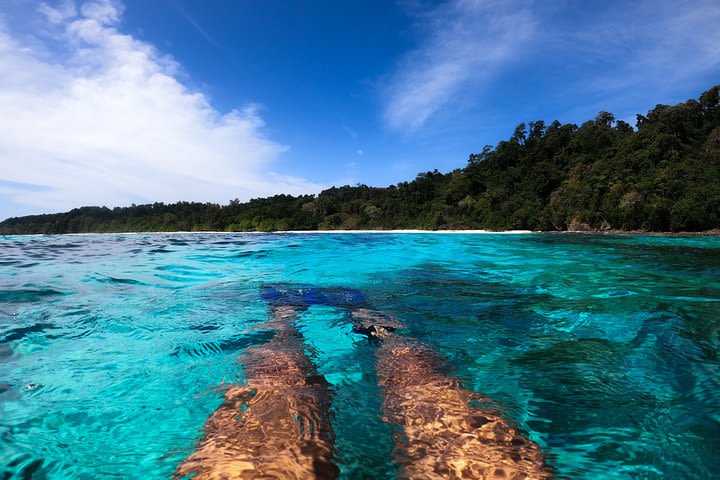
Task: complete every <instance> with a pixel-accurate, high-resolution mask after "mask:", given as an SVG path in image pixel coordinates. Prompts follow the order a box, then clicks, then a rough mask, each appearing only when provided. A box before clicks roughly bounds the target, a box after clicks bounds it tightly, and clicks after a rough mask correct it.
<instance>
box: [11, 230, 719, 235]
mask: <svg viewBox="0 0 720 480" xmlns="http://www.w3.org/2000/svg"><path fill="white" fill-rule="evenodd" d="M187 234H204V235H207V234H223V235H227V234H231V235H276V234H280V235H286V234H290V235H314V234H318V235H337V234H441V235H530V234H546V235H547V234H550V235H567V234H570V235H575V234H581V235H647V236H658V237H720V229H713V230H705V231H702V232H648V231H641V230H422V229H399V230H276V231H271V232H259V231H247V232H228V231H222V230H194V231H188V230H170V231H159V232H154V231H141V232H83V233H20V234H0V236H1V237H6V236H8V237H9V236H44V235H48V236H49V235H67V236H89V235H187Z"/></svg>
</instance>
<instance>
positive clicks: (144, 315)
mask: <svg viewBox="0 0 720 480" xmlns="http://www.w3.org/2000/svg"><path fill="white" fill-rule="evenodd" d="M287 282H289V283H298V284H304V285H317V286H321V287H331V286H342V287H350V288H356V289H359V290H362V291H363V292H365V294H366V296H367V297H368V298H369V299H370V301H371V302H372V303H373V304H374V305H375V307H377V308H379V309H382V310H385V311H388V312H392V313H393V314H395V315H397V317H398V319H399V320H400V321H401V322H403V323H404V324H405V325H406V326H407V329H408V332H407V333H408V334H409V335H411V336H412V337H414V338H416V339H418V340H419V341H421V342H423V343H425V344H427V345H429V346H431V347H433V348H434V349H435V350H437V351H439V352H440V353H442V354H443V356H444V358H445V359H446V360H447V364H446V365H445V369H446V371H447V372H448V373H449V374H452V375H453V376H456V377H457V378H460V379H461V380H462V381H463V384H464V385H465V386H466V387H467V388H469V389H471V390H474V391H477V392H481V393H483V394H484V395H487V396H488V397H490V398H491V399H492V400H493V402H494V403H495V404H496V405H497V406H498V407H499V408H501V409H502V411H503V412H504V413H505V415H506V417H507V418H508V419H510V420H512V421H514V422H517V423H518V424H519V425H520V426H521V427H522V428H523V429H524V430H525V431H527V432H528V435H529V436H530V438H532V439H533V440H534V441H536V442H537V443H538V444H539V445H540V446H541V447H542V448H543V450H544V451H545V452H546V453H547V455H548V461H549V463H550V464H551V465H552V467H553V468H554V470H555V472H556V473H557V474H559V475H561V476H566V477H570V478H581V479H582V478H586V479H597V478H610V479H615V478H618V479H619V478H688V479H696V478H712V477H713V476H714V474H715V473H716V472H717V465H718V464H720V238H667V237H646V236H589V235H432V234H417V235H415V234H412V235H410V234H406V235H401V234H338V235H312V234H307V235H305V234H302V235H299V234H284V235H283V234H276V235H256V234H252V235H240V234H233V235H224V234H185V235H182V234H176V235H95V236H46V237H19V236H18V237H0V478H6V477H9V478H14V477H15V476H16V477H17V478H31V477H32V476H33V475H34V476H35V478H67V477H73V478H88V479H91V478H93V479H94V478H111V477H119V478H143V479H151V478H168V477H169V476H170V475H172V473H173V471H174V469H175V468H176V466H177V465H178V463H179V462H181V461H182V459H183V458H184V457H185V456H187V455H188V453H189V452H190V451H192V449H193V446H194V444H195V442H196V441H197V439H198V438H199V436H200V435H201V432H202V427H203V424H204V422H205V420H206V419H207V417H208V416H209V415H210V414H211V413H212V412H213V410H214V409H215V408H217V406H218V405H219V404H220V403H221V396H222V391H221V390H220V389H219V388H218V387H219V386H221V385H222V384H223V383H229V382H235V381H242V378H243V373H242V371H241V368H240V367H239V365H238V364H237V362H236V360H235V359H236V357H237V355H238V354H239V353H241V352H242V351H243V350H244V349H246V348H247V347H249V346H251V345H259V344H263V343H265V342H267V341H268V340H269V339H270V338H271V336H272V333H271V332H267V331H263V330H258V329H254V328H253V326H256V325H258V324H259V323H262V322H263V321H264V320H266V319H267V316H268V308H267V306H266V305H265V303H264V302H263V301H262V299H261V297H260V286H261V285H263V284H267V283H287ZM299 328H300V330H301V332H302V333H303V335H304V337H305V339H306V342H307V345H308V347H307V352H308V353H309V354H310V355H311V357H312V358H313V361H314V363H315V364H316V365H317V368H318V370H319V372H320V373H322V374H324V375H325V377H326V378H327V379H328V381H330V383H331V384H332V389H333V391H334V397H333V401H332V405H333V406H332V409H333V411H332V414H333V427H334V430H335V434H336V436H337V440H336V444H335V447H336V455H337V463H338V464H339V465H340V468H341V470H342V475H343V478H392V477H393V475H394V473H395V470H394V467H393V465H392V463H391V453H392V450H393V442H392V430H391V429H390V427H388V426H387V425H386V424H384V423H383V422H382V421H381V419H380V405H381V398H380V395H379V391H378V387H377V386H376V378H375V375H374V371H373V362H374V356H373V353H374V347H373V346H371V345H369V344H368V343H367V341H366V340H365V339H364V338H363V337H361V336H358V335H355V334H353V333H352V332H351V327H350V325H349V324H348V322H347V321H346V319H345V312H343V311H342V310H340V309H337V308H333V307H328V306H315V307H311V308H310V309H309V310H308V311H307V312H306V313H304V314H303V315H302V317H301V319H300V325H299Z"/></svg>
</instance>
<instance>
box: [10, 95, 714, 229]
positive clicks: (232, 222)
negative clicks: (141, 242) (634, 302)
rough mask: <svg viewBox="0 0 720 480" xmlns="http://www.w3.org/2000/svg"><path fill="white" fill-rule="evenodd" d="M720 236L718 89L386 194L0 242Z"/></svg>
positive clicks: (151, 208)
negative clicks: (79, 236)
mask: <svg viewBox="0 0 720 480" xmlns="http://www.w3.org/2000/svg"><path fill="white" fill-rule="evenodd" d="M719 227H720V86H715V87H712V88H710V89H709V90H707V91H706V92H704V93H703V94H702V95H700V97H699V98H698V99H697V100H695V99H691V100H688V101H686V102H684V103H680V104H678V105H674V106H668V105H657V106H656V107H655V108H654V109H652V110H650V111H649V112H648V113H647V115H638V116H637V123H636V128H633V127H632V126H631V125H629V124H628V123H627V122H625V121H622V120H616V119H615V117H614V116H613V115H612V114H611V113H608V112H600V113H599V114H598V115H597V117H595V118H594V119H593V120H589V121H587V122H585V123H583V124H582V125H580V126H578V125H575V124H561V123H560V122H558V121H554V122H552V123H550V124H546V123H545V122H543V121H534V122H529V123H527V124H526V123H521V124H520V125H518V126H517V128H515V131H514V132H513V134H512V136H511V137H510V138H509V139H508V140H504V141H501V142H499V143H498V144H497V145H496V146H495V147H492V146H489V145H488V146H485V147H484V148H483V149H482V150H481V151H480V152H479V153H473V154H471V155H470V156H469V159H468V162H467V165H466V166H465V167H464V168H459V169H456V170H453V171H451V172H449V173H441V172H438V171H437V170H434V171H432V172H424V173H420V174H419V175H417V177H416V178H415V179H414V180H412V181H407V182H401V183H398V184H397V185H390V186H389V187H382V188H380V187H369V186H367V185H356V186H348V185H346V186H342V187H333V188H330V189H327V190H324V191H322V192H321V193H320V194H318V195H300V196H292V195H275V196H273V197H267V198H256V199H252V200H250V201H248V202H240V201H238V200H237V199H236V200H232V201H231V202H230V203H229V204H228V205H218V204H214V203H193V202H178V203H174V204H164V203H154V204H147V205H133V206H130V207H123V208H121V207H116V208H112V209H110V208H107V207H82V208H76V209H73V210H71V211H69V212H66V213H57V214H46V215H30V216H25V217H15V218H10V219H7V220H5V221H3V222H0V234H24V233H45V234H49V233H80V232H129V231H200V230H222V231H274V230H317V229H403V228H413V229H414V228H418V229H433V230H434V229H491V230H503V229H529V230H568V229H571V230H576V229H598V230H607V229H614V230H646V231H700V230H709V229H716V228H719Z"/></svg>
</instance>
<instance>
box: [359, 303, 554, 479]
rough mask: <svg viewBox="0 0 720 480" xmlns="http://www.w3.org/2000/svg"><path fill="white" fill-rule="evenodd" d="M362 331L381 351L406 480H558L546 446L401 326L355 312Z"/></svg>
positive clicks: (387, 404)
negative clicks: (446, 369) (482, 403)
mask: <svg viewBox="0 0 720 480" xmlns="http://www.w3.org/2000/svg"><path fill="white" fill-rule="evenodd" d="M353 318H354V320H355V330H356V331H357V332H359V333H364V334H366V335H368V337H369V338H371V339H372V340H374V341H375V343H377V344H378V345H379V347H378V350H377V353H376V358H377V362H376V370H377V375H378V382H379V384H380V387H381V389H382V396H383V407H382V408H383V414H384V416H385V420H386V421H388V422H389V423H392V424H394V425H397V426H398V427H399V428H400V431H399V432H398V435H397V436H396V439H395V441H396V446H397V454H396V460H395V461H396V462H397V463H398V464H399V465H400V466H401V467H402V473H401V475H400V477H399V478H412V479H431V478H432V479H435V478H457V479H461V478H462V479H486V478H503V479H521V478H522V479H525V478H527V479H530V478H550V477H551V474H550V473H549V469H548V468H547V466H546V464H545V461H544V458H543V454H542V452H541V451H540V449H539V448H538V446H537V445H536V444H535V443H533V442H532V441H530V440H528V439H527V438H525V437H523V436H522V435H521V434H520V432H519V431H518V430H517V429H516V428H515V427H513V426H511V425H510V424H509V423H508V422H507V421H506V420H504V419H503V418H502V417H501V416H500V415H498V414H497V413H495V412H493V411H491V410H488V409H482V408H479V407H477V406H473V404H476V403H477V401H478V400H481V398H480V397H479V396H478V395H477V394H474V393H473V392H470V391H468V390H466V389H464V388H463V387H462V386H461V385H460V383H459V382H458V381H457V380H456V379H453V378H449V377H447V376H445V375H443V374H442V373H440V372H439V371H438V369H437V368H436V361H435V357H436V354H435V353H434V352H433V351H431V350H430V349H429V348H428V347H425V346H423V345H421V344H419V343H416V342H411V341H408V340H405V339H403V338H401V337H399V336H398V335H396V334H394V333H392V332H393V330H394V329H395V328H397V327H398V326H399V325H398V324H397V322H395V321H393V320H390V321H388V319H387V318H386V317H384V316H383V315H382V314H380V313H377V312H376V313H373V312H371V311H368V310H361V311H356V312H353Z"/></svg>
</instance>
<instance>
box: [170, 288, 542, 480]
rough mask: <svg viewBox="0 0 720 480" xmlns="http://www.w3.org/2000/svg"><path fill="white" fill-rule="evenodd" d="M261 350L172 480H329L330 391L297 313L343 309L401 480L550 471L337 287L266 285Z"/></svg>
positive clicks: (528, 475) (514, 434) (421, 352)
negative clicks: (368, 366) (376, 393)
mask: <svg viewBox="0 0 720 480" xmlns="http://www.w3.org/2000/svg"><path fill="white" fill-rule="evenodd" d="M262 295H263V298H264V299H265V301H266V302H268V304H269V305H270V309H271V319H270V320H269V321H268V322H267V323H266V324H265V326H267V327H270V328H273V329H275V330H276V332H277V333H276V334H275V336H274V338H273V340H271V341H270V342H269V343H267V344H265V345H263V346H260V347H253V348H250V349H248V351H247V352H246V353H245V354H244V355H243V356H242V357H241V359H240V361H241V363H242V364H243V366H244V370H245V375H246V377H247V385H246V386H234V387H231V388H230V389H229V390H228V391H227V392H226V394H225V402H224V403H223V405H221V406H220V407H219V408H218V409H217V410H216V411H215V412H214V413H213V414H212V415H211V416H210V418H209V419H208V420H207V422H206V424H205V431H204V436H203V440H202V442H201V443H200V445H199V447H198V449H197V450H196V451H195V452H193V453H192V454H191V455H190V456H189V457H188V458H187V459H186V460H185V461H184V462H183V464H182V465H181V466H180V467H179V468H178V470H177V472H176V477H184V476H190V475H191V474H192V475H193V476H192V478H197V479H216V478H217V479H221V478H247V479H255V478H335V477H336V476H337V475H338V473H339V470H338V468H337V467H336V466H335V465H334V464H333V463H332V453H333V441H334V436H333V432H332V428H331V425H330V421H329V416H328V410H329V402H330V392H329V389H328V384H327V382H326V381H325V380H324V378H323V377H322V376H320V375H318V374H317V373H316V371H315V369H314V367H313V364H312V362H311V361H310V359H309V358H307V356H305V354H304V347H303V343H302V338H301V336H300V333H299V332H298V331H297V329H296V328H295V326H294V324H293V323H294V321H295V319H296V317H297V314H298V313H300V312H302V311H304V310H306V309H307V308H309V307H310V306H312V305H331V306H335V307H341V308H344V309H346V310H348V311H349V313H350V317H351V318H352V320H353V324H354V325H353V330H354V331H355V332H356V333H361V334H364V335H366V336H367V337H368V338H369V339H370V340H371V341H372V342H373V343H374V344H376V345H377V346H378V349H377V353H376V365H375V368H376V371H377V376H378V381H379V384H380V387H381V392H382V396H383V406H382V410H383V415H384V420H385V421H387V422H389V423H392V424H394V425H396V426H398V427H399V428H400V429H401V430H402V435H398V436H396V455H395V456H396V458H395V462H396V463H397V464H398V465H399V466H400V467H401V468H402V471H401V473H400V477H399V478H408V479H409V478H412V479H434V478H453V479H486V478H488V479H489V478H504V479H544V478H550V477H551V474H550V473H549V469H548V467H547V465H546V463H545V461H544V457H543V454H542V452H541V451H540V449H539V447H538V446H537V445H536V444H535V443H533V442H532V441H530V440H528V439H527V438H525V437H523V436H522V435H521V434H520V432H519V431H518V430H517V429H516V428H514V427H513V426H511V425H510V424H509V423H508V422H507V421H505V420H504V419H502V418H501V416H500V415H499V414H497V413H495V412H493V411H492V410H490V409H482V408H479V407H477V406H473V405H475V404H478V403H479V402H480V401H482V398H481V397H480V396H479V395H477V394H475V393H473V392H470V391H468V390H466V389H464V388H463V387H462V386H461V385H460V383H459V382H458V381H457V380H455V379H452V378H449V377H447V376H445V375H443V374H442V373H440V372H439V371H438V369H437V366H436V365H437V360H436V358H437V354H436V353H435V352H433V351H432V350H431V349H429V348H428V347H426V346H424V345H422V344H420V343H417V342H413V341H411V340H409V339H405V338H403V337H401V336H399V335H397V334H396V333H394V332H395V331H396V330H397V329H398V328H400V327H401V325H400V324H399V323H398V322H397V321H396V320H394V319H393V318H391V317H388V316H387V315H384V314H382V313H381V312H378V311H376V310H373V309H372V308H371V307H370V305H369V303H368V302H367V301H366V299H365V297H364V295H363V294H362V293H361V292H359V291H357V290H352V289H344V288H332V289H321V288H294V287H288V286H275V287H273V286H268V287H264V288H263V291H262Z"/></svg>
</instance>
